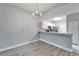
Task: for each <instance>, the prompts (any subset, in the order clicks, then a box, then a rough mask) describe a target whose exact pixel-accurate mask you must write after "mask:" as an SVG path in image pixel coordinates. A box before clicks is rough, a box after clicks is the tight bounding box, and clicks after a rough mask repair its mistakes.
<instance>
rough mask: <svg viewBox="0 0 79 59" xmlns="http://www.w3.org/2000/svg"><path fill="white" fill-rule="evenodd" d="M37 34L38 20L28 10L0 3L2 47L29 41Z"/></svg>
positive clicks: (0, 38) (0, 44) (0, 42)
mask: <svg viewBox="0 0 79 59" xmlns="http://www.w3.org/2000/svg"><path fill="white" fill-rule="evenodd" d="M36 34H37V20H36V19H35V18H34V17H33V16H32V15H31V14H29V13H28V12H26V11H24V10H22V9H19V8H16V7H14V6H11V5H9V4H0V49H2V48H7V47H10V46H13V45H17V44H21V43H25V42H28V41H30V40H32V39H33V37H34V36H35V35H36Z"/></svg>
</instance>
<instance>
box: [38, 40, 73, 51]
mask: <svg viewBox="0 0 79 59" xmlns="http://www.w3.org/2000/svg"><path fill="white" fill-rule="evenodd" d="M39 40H40V41H43V42H46V43H48V44H50V45H53V46H56V47H59V48H62V49H64V50H66V51H69V52H72V49H68V48H65V47H63V46H60V45H57V44H55V43H51V42H49V41H46V40H44V39H39Z"/></svg>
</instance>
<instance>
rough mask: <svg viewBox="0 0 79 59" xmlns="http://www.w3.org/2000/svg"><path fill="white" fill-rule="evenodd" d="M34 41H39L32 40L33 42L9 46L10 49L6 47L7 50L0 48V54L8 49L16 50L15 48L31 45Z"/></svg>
mask: <svg viewBox="0 0 79 59" xmlns="http://www.w3.org/2000/svg"><path fill="white" fill-rule="evenodd" d="M36 41H39V40H33V41H29V42H25V43H21V44H17V45H13V46H10V47H7V48H2V49H0V52H3V51H6V50H9V49H13V48H17V47H20V46H23V45H26V44H29V43H32V42H36Z"/></svg>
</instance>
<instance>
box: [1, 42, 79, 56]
mask: <svg viewBox="0 0 79 59" xmlns="http://www.w3.org/2000/svg"><path fill="white" fill-rule="evenodd" d="M0 56H79V54H77V53H75V52H68V51H65V50H63V49H60V48H57V47H55V46H52V45H49V44H47V43H45V42H42V41H37V42H33V43H30V44H27V45H24V46H21V47H18V48H14V49H10V50H7V51H4V52H0Z"/></svg>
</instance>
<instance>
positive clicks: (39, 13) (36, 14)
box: [32, 3, 42, 17]
mask: <svg viewBox="0 0 79 59" xmlns="http://www.w3.org/2000/svg"><path fill="white" fill-rule="evenodd" d="M35 7H36V11H35V12H33V13H32V15H33V16H37V17H39V16H42V13H41V12H39V10H38V3H36V5H35Z"/></svg>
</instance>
